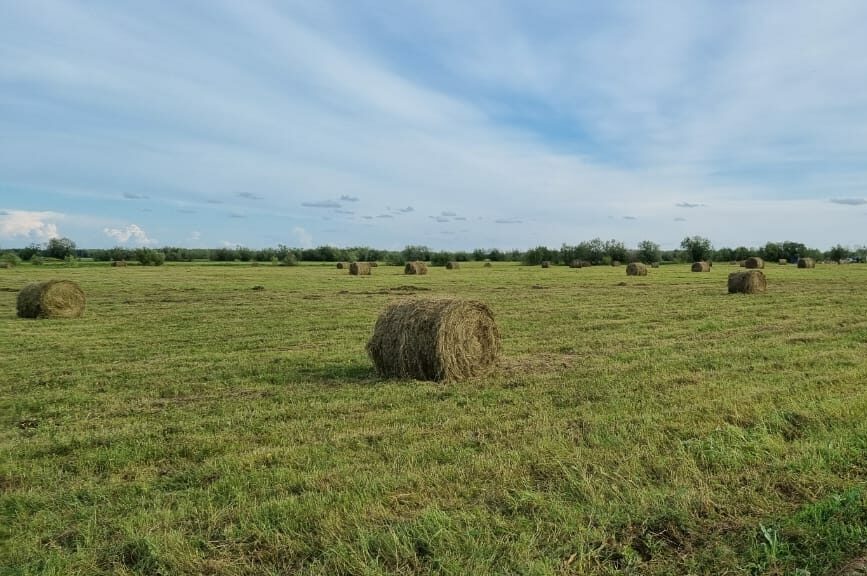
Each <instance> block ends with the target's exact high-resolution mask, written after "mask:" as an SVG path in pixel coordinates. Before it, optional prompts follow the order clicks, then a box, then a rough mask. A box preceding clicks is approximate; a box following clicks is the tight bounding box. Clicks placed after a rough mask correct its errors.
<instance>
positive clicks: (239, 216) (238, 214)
mask: <svg viewBox="0 0 867 576" xmlns="http://www.w3.org/2000/svg"><path fill="white" fill-rule="evenodd" d="M246 217H247V215H246V214H241V213H240V212H229V218H239V219H240V218H246Z"/></svg>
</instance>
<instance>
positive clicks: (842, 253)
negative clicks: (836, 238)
mask: <svg viewBox="0 0 867 576" xmlns="http://www.w3.org/2000/svg"><path fill="white" fill-rule="evenodd" d="M848 256H849V250H847V249H846V248H845V247H843V246H841V245H840V244H837V245H836V246H834V247H833V248H831V249H830V250H828V259H829V260H833V261H834V262H837V263H838V264H839V263H840V262H842V261H843V260H845V259H846V258H847V257H848Z"/></svg>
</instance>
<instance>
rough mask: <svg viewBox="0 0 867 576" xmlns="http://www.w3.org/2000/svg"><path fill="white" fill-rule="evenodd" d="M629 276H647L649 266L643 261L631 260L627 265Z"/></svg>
mask: <svg viewBox="0 0 867 576" xmlns="http://www.w3.org/2000/svg"><path fill="white" fill-rule="evenodd" d="M626 275H627V276H647V266H645V265H644V264H642V263H641V262H630V263H629V264H628V265H627V266H626Z"/></svg>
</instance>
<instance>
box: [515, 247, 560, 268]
mask: <svg viewBox="0 0 867 576" xmlns="http://www.w3.org/2000/svg"><path fill="white" fill-rule="evenodd" d="M559 256H560V253H559V252H558V251H557V250H551V249H550V248H548V247H547V246H536V247H535V248H532V249H530V250H527V251H526V252H525V253H524V259H523V263H524V264H526V265H528V266H538V265H539V264H541V263H542V262H544V261H546V260H548V261H550V262H557V260H558V259H559Z"/></svg>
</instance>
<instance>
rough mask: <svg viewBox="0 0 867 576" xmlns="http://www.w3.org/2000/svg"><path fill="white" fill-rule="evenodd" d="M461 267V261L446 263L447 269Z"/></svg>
mask: <svg viewBox="0 0 867 576" xmlns="http://www.w3.org/2000/svg"><path fill="white" fill-rule="evenodd" d="M460 267H461V265H460V263H459V262H447V263H446V270H457V269H458V268H460Z"/></svg>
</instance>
